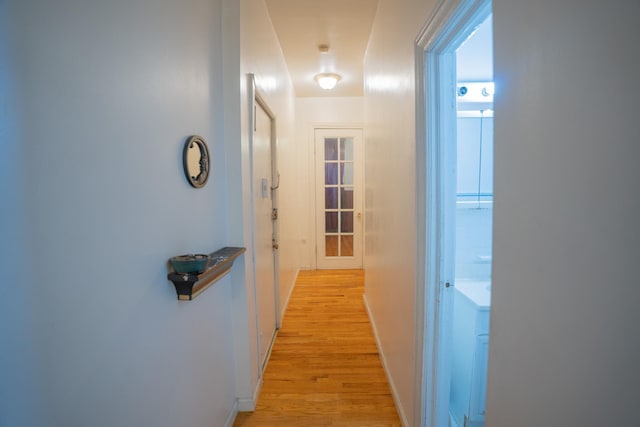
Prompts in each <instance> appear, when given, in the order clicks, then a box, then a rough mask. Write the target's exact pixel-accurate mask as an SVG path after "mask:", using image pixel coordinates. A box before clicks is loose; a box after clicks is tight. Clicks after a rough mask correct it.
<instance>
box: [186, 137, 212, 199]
mask: <svg viewBox="0 0 640 427" xmlns="http://www.w3.org/2000/svg"><path fill="white" fill-rule="evenodd" d="M182 160H183V163H184V174H185V175H186V177H187V181H189V184H191V185H192V186H194V187H195V188H200V187H203V186H204V185H205V184H206V183H207V179H209V168H210V161H209V148H208V147H207V143H206V142H204V139H203V138H202V137H201V136H198V135H193V136H192V137H190V138H189V139H188V140H187V142H185V144H184V151H183V153H182Z"/></svg>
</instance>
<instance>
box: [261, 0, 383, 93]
mask: <svg viewBox="0 0 640 427" xmlns="http://www.w3.org/2000/svg"><path fill="white" fill-rule="evenodd" d="M266 4H267V8H268V10H269V14H270V15H271V21H272V22H273V27H274V29H275V31H276V34H277V36H278V40H279V41H280V46H281V47H282V52H283V53H284V57H285V61H286V62H287V67H288V68H289V73H290V74H291V78H292V80H293V86H294V88H295V91H296V96H298V97H312V96H362V95H363V93H364V92H363V85H364V84H363V77H362V76H363V59H364V53H365V50H366V48H367V43H368V42H369V35H370V34H371V27H372V25H373V19H374V18H375V15H376V10H377V8H378V0H321V1H319V0H266ZM321 44H326V45H329V52H328V53H326V54H321V53H320V52H319V51H318V46H319V45H321ZM322 72H330V73H336V74H339V75H340V76H342V79H341V80H340V82H339V83H338V85H337V86H336V87H335V89H333V90H330V91H326V90H323V89H320V87H319V86H318V84H317V83H316V82H315V80H314V76H315V75H316V74H318V73H322Z"/></svg>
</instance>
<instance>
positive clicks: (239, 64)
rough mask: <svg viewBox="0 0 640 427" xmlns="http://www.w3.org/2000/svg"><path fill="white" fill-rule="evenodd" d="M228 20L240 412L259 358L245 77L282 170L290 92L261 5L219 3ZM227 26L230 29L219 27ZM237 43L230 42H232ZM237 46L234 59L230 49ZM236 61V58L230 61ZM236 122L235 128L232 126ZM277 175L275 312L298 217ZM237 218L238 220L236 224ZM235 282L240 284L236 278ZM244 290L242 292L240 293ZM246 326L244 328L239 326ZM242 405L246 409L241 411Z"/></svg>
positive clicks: (255, 382)
mask: <svg viewBox="0 0 640 427" xmlns="http://www.w3.org/2000/svg"><path fill="white" fill-rule="evenodd" d="M225 5H226V9H227V10H228V11H229V14H230V18H231V20H232V19H233V17H232V16H233V14H237V16H238V17H239V22H240V27H239V28H235V29H233V31H237V33H228V32H225V35H226V36H227V40H228V41H229V43H227V42H225V48H226V49H228V52H227V55H226V56H225V58H227V59H229V58H231V60H227V64H226V65H225V67H226V68H225V72H226V73H227V75H226V77H225V78H226V83H225V91H226V92H227V93H228V96H227V97H226V101H227V102H228V103H229V104H228V105H227V109H226V114H227V115H228V116H229V118H230V120H231V121H230V122H228V123H227V124H228V125H229V126H228V127H227V129H226V132H227V144H228V145H227V150H228V152H227V156H228V158H229V159H230V160H231V159H233V160H232V162H235V161H238V162H239V164H240V165H241V167H240V168H237V169H234V170H233V171H231V176H232V178H231V179H232V180H233V182H232V183H231V187H230V188H231V190H230V191H231V194H230V200H231V203H232V204H233V206H234V210H233V211H234V212H236V216H235V218H233V217H232V219H231V221H232V223H233V225H232V227H233V228H234V234H236V235H238V236H242V239H243V241H244V242H245V245H247V248H248V254H249V256H248V259H247V263H248V264H246V265H245V275H246V277H245V278H244V281H243V283H242V284H241V283H240V282H238V285H239V286H238V287H237V288H234V310H236V311H238V312H241V313H243V314H241V315H238V316H236V320H237V324H236V335H237V336H238V337H240V339H242V340H244V337H247V341H246V342H238V343H237V345H238V347H237V349H236V350H237V351H236V353H237V354H238V356H239V357H240V358H242V360H240V361H239V363H238V365H237V366H239V368H238V370H237V375H238V378H237V382H238V390H239V397H240V398H241V409H245V410H246V409H250V407H251V405H252V404H254V403H255V401H254V400H253V399H254V398H255V392H256V391H257V388H258V386H259V375H260V372H259V360H258V359H259V353H258V346H257V343H258V336H257V332H256V325H255V313H256V311H255V310H256V309H255V289H254V287H253V286H254V282H253V280H254V279H253V265H252V260H251V254H252V251H253V248H252V243H251V234H250V233H251V211H250V206H251V193H250V183H251V178H250V175H249V173H250V164H251V158H250V147H249V129H250V124H249V108H248V105H249V104H248V103H249V98H248V96H249V95H248V92H247V90H248V87H247V74H249V73H252V74H254V75H255V81H256V86H257V89H258V90H259V91H260V93H261V95H262V96H263V98H264V99H265V101H266V102H267V104H268V105H269V108H270V109H271V110H272V112H273V113H274V114H275V116H276V133H277V143H278V163H279V164H281V165H282V164H285V165H286V164H287V162H288V159H287V155H288V153H289V152H290V150H291V145H292V140H293V126H294V125H293V120H294V92H293V85H292V83H291V79H290V77H289V73H288V71H287V68H286V64H285V62H284V58H283V56H282V51H281V49H280V45H279V44H278V39H277V37H276V35H275V32H274V30H273V26H272V24H271V20H270V18H269V13H268V10H267V8H266V6H265V3H264V0H243V1H241V2H240V3H237V2H236V1H234V0H229V1H225ZM225 25H230V24H225ZM236 35H237V37H238V38H237V40H235V41H234V40H233V37H236ZM235 42H237V43H238V44H237V53H236V50H235V48H234V46H232V43H235ZM236 55H237V56H236ZM236 121H237V122H236ZM280 169H281V187H280V196H279V199H280V230H279V231H280V264H279V274H280V301H279V303H280V307H284V303H285V301H286V298H287V297H288V295H289V293H290V291H291V288H292V286H293V284H294V281H295V274H296V271H297V263H296V260H297V257H296V256H295V254H296V253H297V251H298V250H299V249H298V248H297V247H296V246H295V242H294V238H293V237H292V236H293V234H294V232H293V231H292V229H293V222H292V220H291V218H295V217H297V216H298V213H297V211H296V205H295V204H292V203H291V201H290V200H291V196H290V193H291V185H292V184H293V181H294V180H293V179H292V177H291V176H287V174H286V173H283V171H284V169H283V167H282V166H280ZM240 218H241V219H240ZM239 280H240V278H239ZM241 286H244V289H241V288H240V287H241ZM244 322H246V323H244ZM242 402H246V403H248V406H243V405H244V404H243V403H242Z"/></svg>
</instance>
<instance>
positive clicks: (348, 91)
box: [265, 0, 493, 97]
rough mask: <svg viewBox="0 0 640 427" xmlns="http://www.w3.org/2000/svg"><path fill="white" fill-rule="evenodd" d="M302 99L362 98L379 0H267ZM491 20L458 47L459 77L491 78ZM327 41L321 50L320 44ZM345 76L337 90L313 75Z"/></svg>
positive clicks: (466, 78)
mask: <svg viewBox="0 0 640 427" xmlns="http://www.w3.org/2000/svg"><path fill="white" fill-rule="evenodd" d="M265 2H266V5H267V8H268V10H269V14H270V16H271V21H272V23H273V27H274V29H275V32H276V35H277V36H278V40H279V42H280V46H281V48H282V52H283V54H284V58H285V61H286V63H287V67H288V69H289V74H290V75H291V79H292V80H293V86H294V88H295V91H296V96H298V97H315V96H318V97H322V96H328V97H334V96H338V97H339V96H363V94H364V89H363V88H364V83H363V62H364V54H365V51H366V49H367V44H368V42H369V35H370V34H371V28H372V26H373V21H374V19H375V16H376V11H377V8H378V0H265ZM491 33H492V31H491V19H489V20H488V21H485V23H484V24H483V25H481V26H480V27H479V28H478V30H477V31H476V32H475V33H474V34H473V36H472V37H471V38H470V39H469V40H468V41H467V42H465V43H464V44H463V45H462V46H461V47H460V49H459V50H458V55H457V56H456V59H457V64H458V71H457V73H458V81H467V82H469V81H490V80H493V79H492V76H493V68H492V58H493V53H492V49H491V47H492V39H491ZM322 44H326V45H328V46H329V52H328V53H326V54H322V53H320V52H319V50H318V46H319V45H322ZM322 72H329V73H336V74H339V75H340V76H342V80H341V81H340V82H339V83H338V85H337V86H336V88H335V89H333V90H329V91H327V90H323V89H321V88H320V87H319V86H318V84H317V83H316V81H315V80H314V76H315V75H316V74H318V73H322Z"/></svg>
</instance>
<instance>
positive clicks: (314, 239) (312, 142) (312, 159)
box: [308, 123, 366, 270]
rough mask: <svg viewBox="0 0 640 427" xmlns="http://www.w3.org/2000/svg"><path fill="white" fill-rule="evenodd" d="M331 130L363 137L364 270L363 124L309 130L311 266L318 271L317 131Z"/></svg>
mask: <svg viewBox="0 0 640 427" xmlns="http://www.w3.org/2000/svg"><path fill="white" fill-rule="evenodd" d="M331 129H336V130H348V129H355V130H359V131H360V133H361V136H362V144H361V147H360V155H361V157H362V159H361V166H362V170H361V174H360V175H361V176H360V182H361V187H362V188H361V192H362V195H361V198H360V201H361V206H360V211H361V214H362V215H361V220H360V227H361V231H360V238H361V241H362V242H361V249H362V254H361V256H362V266H361V268H364V247H365V237H364V230H365V214H364V207H365V192H364V188H365V185H366V184H365V182H366V181H365V179H366V176H365V166H364V158H365V149H366V148H365V147H366V146H365V131H364V125H363V124H362V123H313V124H312V125H311V129H310V130H309V169H308V170H309V171H310V174H312V177H311V179H309V194H310V195H312V197H313V202H312V203H310V206H311V210H310V211H309V218H311V219H312V221H313V223H312V224H310V227H309V229H310V230H311V243H312V245H311V250H312V253H311V261H312V262H311V266H312V269H313V270H317V269H318V231H317V229H318V227H317V225H318V218H317V212H318V208H319V207H318V202H317V194H316V191H317V190H316V189H317V187H318V182H317V178H316V177H317V171H316V167H317V164H318V163H317V162H318V159H317V158H316V131H318V130H331Z"/></svg>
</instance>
